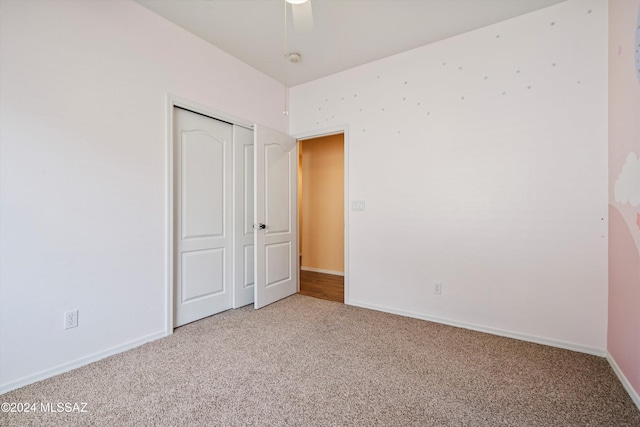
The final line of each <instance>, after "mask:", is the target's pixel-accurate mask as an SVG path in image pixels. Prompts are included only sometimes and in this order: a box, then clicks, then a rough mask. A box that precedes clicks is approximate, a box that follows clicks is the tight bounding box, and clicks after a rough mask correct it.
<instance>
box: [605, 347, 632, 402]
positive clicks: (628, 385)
mask: <svg viewBox="0 0 640 427" xmlns="http://www.w3.org/2000/svg"><path fill="white" fill-rule="evenodd" d="M607 361H608V362H609V365H611V368H612V369H613V372H615V373H616V375H617V376H618V379H619V380H620V382H621V383H622V385H623V386H624V388H625V390H627V393H629V396H631V400H633V403H635V404H636V406H637V407H638V410H640V395H638V392H637V391H636V390H634V389H633V387H632V386H631V383H630V382H629V380H627V377H625V376H624V373H623V372H622V369H620V367H619V366H618V364H617V363H616V360H615V359H614V358H613V356H611V354H609V352H607Z"/></svg>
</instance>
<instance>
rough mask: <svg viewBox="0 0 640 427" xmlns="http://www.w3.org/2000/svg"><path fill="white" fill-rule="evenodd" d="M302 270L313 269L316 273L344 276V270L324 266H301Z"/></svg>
mask: <svg viewBox="0 0 640 427" xmlns="http://www.w3.org/2000/svg"><path fill="white" fill-rule="evenodd" d="M300 270H304V271H313V272H314V273H324V274H333V275H334V276H344V271H335V270H326V269H324V268H313V267H302V266H301V267H300Z"/></svg>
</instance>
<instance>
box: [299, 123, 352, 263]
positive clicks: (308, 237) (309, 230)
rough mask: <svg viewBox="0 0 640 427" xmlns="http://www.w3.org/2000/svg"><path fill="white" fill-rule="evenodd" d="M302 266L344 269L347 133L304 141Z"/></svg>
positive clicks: (302, 168)
mask: <svg viewBox="0 0 640 427" xmlns="http://www.w3.org/2000/svg"><path fill="white" fill-rule="evenodd" d="M300 152H301V177H300V181H301V189H302V190H301V202H300V245H301V254H302V262H301V267H302V268H303V269H304V268H308V269H314V270H327V271H330V272H340V273H343V272H344V135H342V134H338V135H330V136H325V137H321V138H314V139H308V140H305V141H301V142H300Z"/></svg>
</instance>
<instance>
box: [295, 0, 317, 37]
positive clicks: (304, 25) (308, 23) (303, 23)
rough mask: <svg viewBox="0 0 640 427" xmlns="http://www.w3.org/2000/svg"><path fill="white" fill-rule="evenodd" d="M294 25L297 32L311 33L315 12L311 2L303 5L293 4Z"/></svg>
mask: <svg viewBox="0 0 640 427" xmlns="http://www.w3.org/2000/svg"><path fill="white" fill-rule="evenodd" d="M291 12H292V15H293V25H294V26H295V28H296V31H300V32H304V33H309V32H311V31H312V30H313V10H312V8H311V0H309V1H307V2H304V3H302V4H292V5H291Z"/></svg>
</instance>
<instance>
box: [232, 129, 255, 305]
mask: <svg viewBox="0 0 640 427" xmlns="http://www.w3.org/2000/svg"><path fill="white" fill-rule="evenodd" d="M233 151H234V155H233V157H234V159H233V162H234V178H235V179H234V190H233V194H234V198H235V201H234V206H235V213H234V218H235V225H234V242H235V247H234V254H235V256H234V265H233V268H234V273H235V274H234V285H233V288H234V291H233V292H234V296H233V308H238V307H242V306H245V305H247V304H251V303H253V293H254V291H253V283H254V280H255V277H254V257H253V255H254V254H253V252H254V244H253V235H254V232H253V194H254V191H253V156H254V155H253V131H252V130H251V129H247V128H243V127H242V126H238V125H234V126H233Z"/></svg>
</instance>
